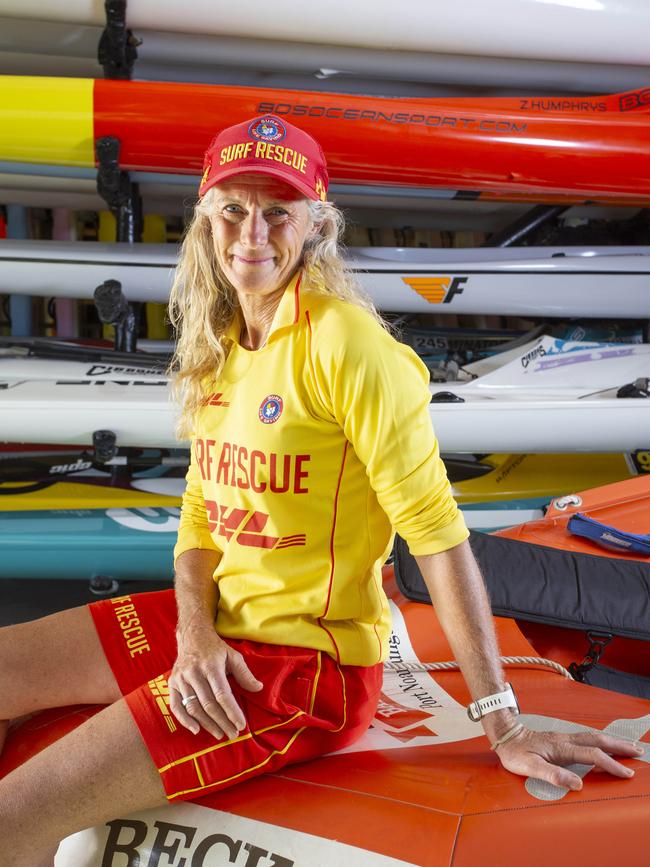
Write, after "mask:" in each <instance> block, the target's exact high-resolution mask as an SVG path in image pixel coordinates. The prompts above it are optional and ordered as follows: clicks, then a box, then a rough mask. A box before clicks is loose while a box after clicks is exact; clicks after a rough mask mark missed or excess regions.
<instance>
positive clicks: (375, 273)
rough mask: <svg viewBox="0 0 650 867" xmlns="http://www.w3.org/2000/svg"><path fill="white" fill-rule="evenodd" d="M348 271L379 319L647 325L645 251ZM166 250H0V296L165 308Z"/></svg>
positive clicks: (469, 251)
mask: <svg viewBox="0 0 650 867" xmlns="http://www.w3.org/2000/svg"><path fill="white" fill-rule="evenodd" d="M348 255H349V263H350V265H351V267H352V268H353V270H354V271H355V273H356V275H357V277H358V278H359V281H360V283H361V285H362V286H363V288H364V289H365V290H366V291H367V292H368V294H369V295H370V296H371V298H372V299H373V301H374V302H375V304H376V305H377V306H378V307H379V308H380V309H382V310H386V311H401V312H413V313H417V312H420V313H427V312H428V313H434V312H435V313H449V314H454V313H476V314H483V313H485V314H488V313H495V314H500V315H523V316H541V317H554V316H556V317H557V316H581V315H584V314H585V313H588V314H589V316H591V317H594V316H611V317H616V318H620V317H635V316H636V317H645V316H646V314H647V310H648V291H647V288H648V277H649V276H650V247H646V246H640V247H629V246H625V247H619V246H612V247H507V248H489V247H486V248H458V249H453V248H451V249H450V248H447V249H437V248H406V247H403V248H398V247H358V248H352V249H350V250H349V251H348ZM176 256H177V250H176V247H175V246H174V245H170V244H135V245H129V244H100V243H95V242H85V241H84V242H67V243H63V242H56V241H14V240H3V241H0V263H1V264H2V268H0V292H13V293H16V294H24V295H33V296H52V295H54V296H63V297H70V298H89V297H92V293H93V292H94V290H95V287H96V286H98V285H100V284H101V283H103V282H104V280H106V279H109V278H110V279H114V280H118V281H119V282H120V283H121V284H122V291H123V292H124V294H125V295H126V297H127V298H128V299H129V300H131V301H166V300H167V298H168V296H169V289H170V286H171V282H172V279H173V269H174V266H175V264H176Z"/></svg>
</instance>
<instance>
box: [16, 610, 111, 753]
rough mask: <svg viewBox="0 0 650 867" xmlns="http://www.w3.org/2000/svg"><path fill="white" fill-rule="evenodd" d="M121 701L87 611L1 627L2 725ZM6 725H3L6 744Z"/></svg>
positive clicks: (63, 613) (76, 611)
mask: <svg viewBox="0 0 650 867" xmlns="http://www.w3.org/2000/svg"><path fill="white" fill-rule="evenodd" d="M120 697H121V693H120V690H119V687H118V685H117V683H116V681H115V677H114V676H113V672H112V671H111V668H110V666H109V664H108V662H107V661H106V657H105V656H104V651H103V649H102V646H101V643H100V641H99V638H98V636H97V631H96V629H95V626H94V623H93V620H92V616H91V614H90V612H89V611H88V609H87V608H86V607H85V606H82V607H80V608H71V609H69V610H68V611H61V612H59V613H57V614H51V615H49V616H48V617H43V618H41V619H40V620H33V621H31V622H28V623H18V624H16V625H15V626H5V627H2V628H0V720H3V721H7V720H12V719H16V718H17V717H20V716H23V715H24V714H28V713H32V712H33V711H36V710H43V709H45V708H48V707H64V706H66V705H73V704H111V703H112V702H114V701H117V700H118V699H119V698H120ZM3 729H4V730H6V723H5V724H3V723H0V741H1V740H2V739H3V734H4V733H5V732H3Z"/></svg>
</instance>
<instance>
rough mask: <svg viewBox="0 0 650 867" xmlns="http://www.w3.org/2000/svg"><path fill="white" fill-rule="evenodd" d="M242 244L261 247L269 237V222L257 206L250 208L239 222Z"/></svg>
mask: <svg viewBox="0 0 650 867" xmlns="http://www.w3.org/2000/svg"><path fill="white" fill-rule="evenodd" d="M240 226H241V235H240V240H241V242H242V244H245V245H246V246H247V247H263V246H265V245H266V242H267V240H268V237H269V224H268V223H267V221H266V218H265V216H264V212H263V211H262V210H261V209H258V208H251V210H250V211H249V212H248V214H246V217H245V218H244V220H243V221H242V222H241V223H240Z"/></svg>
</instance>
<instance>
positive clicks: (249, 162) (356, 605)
mask: <svg viewBox="0 0 650 867" xmlns="http://www.w3.org/2000/svg"><path fill="white" fill-rule="evenodd" d="M326 193H327V171H326V166H325V160H324V157H323V154H322V151H321V149H320V147H319V145H318V144H317V143H316V142H315V141H314V140H313V139H311V138H310V137H309V136H308V135H306V134H305V133H304V132H302V131H301V130H299V129H297V128H295V127H293V126H291V125H290V124H288V123H287V122H285V121H282V120H281V119H279V118H276V117H264V118H256V119H254V120H252V121H250V122H246V123H244V124H239V125H237V126H234V127H231V128H229V129H227V130H224V131H223V132H221V133H220V134H219V135H218V136H217V137H216V139H215V140H214V142H213V143H212V145H211V147H210V149H209V150H208V152H207V154H206V162H205V171H204V175H203V179H202V183H201V187H200V190H199V195H200V201H199V203H198V205H197V208H196V213H195V216H194V220H193V222H192V224H191V226H190V228H189V230H188V233H187V236H186V239H185V241H184V245H183V251H182V256H181V261H180V264H179V267H178V270H177V277H176V282H175V285H174V289H173V292H172V298H171V304H170V310H171V315H172V320H173V322H174V323H175V325H176V327H177V331H178V336H179V337H178V349H177V362H178V366H179V368H180V373H179V375H178V377H177V382H176V388H177V393H178V395H179V398H180V401H181V405H182V416H181V422H180V426H181V430H182V431H184V432H185V433H189V434H190V435H191V438H192V463H191V467H190V470H189V473H188V484H187V491H186V494H185V497H184V500H183V509H182V518H181V526H180V530H179V535H178V544H177V546H176V550H175V571H176V581H175V595H174V594H173V593H172V591H166V592H163V593H152V594H142V595H141V596H138V597H134V598H133V599H131V598H129V597H126V598H121V599H111V600H106V601H103V602H101V603H97V604H95V605H92V606H90V607H89V608H88V607H86V608H79V609H74V610H72V611H67V612H63V613H61V614H57V615H53V616H52V617H48V618H44V619H43V620H40V621H37V622H36V623H32V624H26V625H19V626H14V627H9V628H7V629H5V630H2V631H0V659H2V670H1V671H0V696H1V698H0V717H1V718H3V719H5V720H7V721H8V720H11V719H15V718H17V717H20V716H21V715H23V714H26V713H30V712H32V711H34V710H37V709H40V708H45V707H52V706H57V705H71V704H78V703H102V704H106V705H107V707H106V709H105V710H103V711H101V712H100V713H99V714H98V715H97V716H95V717H93V718H92V719H91V720H89V721H88V722H87V723H86V724H84V725H82V726H81V727H79V728H78V729H76V730H75V731H73V732H71V733H70V734H69V735H68V736H66V737H65V738H63V739H62V740H61V741H60V742H58V743H55V744H53V745H51V746H50V747H49V748H48V749H46V750H45V751H44V752H43V753H41V754H40V755H38V756H36V757H34V758H33V759H31V760H30V761H29V762H27V763H26V764H25V765H24V766H22V767H20V768H19V769H17V770H16V771H15V772H13V773H12V774H11V775H10V776H9V777H7V778H6V779H5V780H3V781H0V834H1V836H2V839H3V840H4V841H10V845H9V846H4V847H3V850H5V849H6V850H8V851H6V852H5V851H3V853H2V855H0V867H5V865H9V864H11V865H12V867H23V865H25V867H27V864H29V865H30V867H33V865H34V863H35V861H34V852H35V851H38V852H39V853H42V856H41V857H42V862H41V863H48V862H47V859H48V858H49V859H50V861H49V863H51V850H52V847H55V846H56V844H57V842H58V841H59V840H60V839H61V838H62V837H64V836H66V835H68V834H70V833H72V832H74V831H76V830H79V829H80V828H84V827H89V826H91V825H94V824H98V823H100V822H103V821H105V820H107V819H110V818H112V817H114V816H115V815H118V814H120V813H122V814H123V813H126V812H132V811H135V810H141V809H144V808H149V807H154V806H157V805H160V804H163V803H165V801H166V800H168V799H169V800H177V799H192V798H198V797H201V795H203V794H206V793H208V792H212V791H215V790H217V789H219V788H221V787H224V786H228V785H233V784H235V783H237V782H239V781H242V780H246V779H249V778H250V777H251V776H254V775H255V774H259V773H264V772H265V771H270V770H274V769H277V768H278V767H280V766H281V765H282V764H285V763H287V762H292V761H302V760H305V759H308V758H311V757H313V756H316V755H319V754H322V753H324V752H330V751H332V750H334V749H338V748H340V747H343V746H345V745H347V744H349V743H350V742H351V741H352V740H354V739H355V738H357V737H359V736H360V735H361V734H362V733H363V732H364V730H365V729H366V728H367V726H368V724H369V722H370V720H371V719H372V716H373V713H374V710H375V707H376V703H377V699H378V693H379V689H380V684H381V661H382V659H383V658H384V657H385V655H386V644H387V639H388V634H389V617H388V608H387V603H386V599H385V597H384V594H383V591H382V590H381V583H380V569H381V565H382V563H383V562H384V560H385V559H386V556H387V554H388V552H389V550H390V547H391V542H392V533H393V530H394V529H396V530H397V531H398V532H399V533H400V534H401V535H402V536H403V537H404V538H405V539H406V540H407V542H408V543H409V546H410V549H411V551H412V552H413V553H414V554H415V555H416V557H417V560H418V564H419V566H420V569H421V570H422V573H423V575H424V578H425V580H426V582H427V586H428V588H429V590H430V593H431V596H432V600H433V602H434V604H435V605H436V608H437V612H438V616H439V619H440V621H441V623H442V624H443V627H444V629H445V631H446V633H447V634H448V637H449V640H450V643H451V645H452V648H453V650H454V653H455V655H456V659H457V660H458V661H459V663H460V664H461V667H462V671H463V674H464V676H465V679H466V681H467V684H468V687H469V690H470V692H471V693H472V696H473V697H474V699H476V700H478V699H485V698H486V697H487V698H488V700H487V702H484V704H483V705H481V702H480V701H479V702H478V704H477V705H476V706H475V707H474V708H473V712H474V715H475V716H477V717H478V718H481V722H482V724H483V727H484V730H485V733H486V735H487V737H488V739H489V740H490V742H491V743H492V745H493V746H494V747H496V748H497V749H498V754H499V757H500V759H501V761H502V763H503V764H504V766H505V767H506V768H509V769H510V770H512V771H514V772H516V773H520V774H524V775H527V776H528V775H531V776H536V777H539V778H541V779H544V780H548V781H549V782H551V783H555V784H557V785H564V786H567V787H568V788H571V789H578V788H580V787H581V785H582V782H581V780H580V778H579V777H578V776H577V775H575V774H574V773H573V772H571V771H569V770H567V769H565V768H562V767H559V766H558V765H556V764H554V762H556V761H557V762H561V763H562V764H569V763H571V762H583V763H587V764H594V765H598V766H600V767H601V768H603V769H605V770H608V771H610V772H611V773H613V774H615V775H618V776H629V775H630V773H631V772H630V770H629V769H628V768H626V767H624V766H623V765H621V764H619V763H618V762H616V761H615V760H614V759H613V758H611V756H610V755H608V753H609V752H617V753H619V754H621V755H623V756H628V757H629V756H635V755H637V754H638V753H639V751H638V750H637V748H636V747H635V746H634V745H632V744H629V743H627V742H623V741H619V740H616V739H614V738H610V737H607V736H605V735H600V734H579V735H571V736H564V735H558V734H540V733H534V732H530V731H527V730H525V729H524V728H523V726H521V725H519V724H518V723H517V720H516V715H515V709H516V708H515V702H514V699H513V696H512V693H511V691H510V690H509V688H505V689H504V682H503V675H502V671H501V669H500V665H499V661H498V653H497V648H496V641H495V637H494V632H493V628H492V620H491V615H490V610H489V606H488V603H487V600H486V596H485V592H484V589H483V585H482V582H481V579H480V575H479V573H478V570H477V567H476V564H475V562H474V560H473V557H472V555H471V552H470V549H469V546H468V543H467V541H466V540H467V530H466V528H465V525H464V522H463V518H462V516H461V514H460V512H459V511H458V510H457V508H456V505H455V503H454V501H453V499H452V497H451V494H450V488H449V484H448V482H447V479H446V475H445V472H444V468H443V466H442V463H441V461H440V459H439V455H438V448H437V444H436V441H435V438H434V436H433V433H432V430H431V425H430V422H429V415H428V402H429V391H428V374H427V371H426V369H425V368H424V366H423V365H422V364H421V363H420V362H419V360H418V359H417V357H416V356H415V354H414V353H412V352H411V351H410V350H409V349H407V348H406V347H404V346H402V345H400V344H398V343H396V342H395V341H394V340H393V338H392V337H391V336H390V335H389V334H388V333H387V331H386V330H385V329H384V328H383V326H382V324H381V321H380V320H379V317H378V316H377V314H376V313H375V311H374V309H373V307H372V305H371V303H370V302H369V301H368V300H366V299H364V298H363V297H362V296H361V295H360V294H359V293H358V291H357V289H356V287H355V286H354V282H353V280H352V279H351V277H350V275H349V274H348V273H347V272H346V270H345V267H344V265H343V264H342V262H341V260H340V258H339V256H338V253H337V246H336V242H337V236H338V234H339V231H340V218H339V216H338V214H337V212H336V211H335V210H334V208H333V207H332V206H331V205H329V204H328V203H327V202H326ZM174 631H175V635H176V641H175V640H174ZM493 708H496V710H493ZM7 724H8V723H5V724H4V728H5V729H6V726H7ZM36 815H38V816H39V821H38V823H36V824H34V823H33V822H31V821H30V817H33V816H36ZM48 852H49V853H50V854H49V855H48Z"/></svg>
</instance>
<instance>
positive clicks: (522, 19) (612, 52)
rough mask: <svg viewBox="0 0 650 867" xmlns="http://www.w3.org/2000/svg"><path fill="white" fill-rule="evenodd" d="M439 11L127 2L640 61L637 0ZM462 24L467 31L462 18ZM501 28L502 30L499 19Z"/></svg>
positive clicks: (43, 16)
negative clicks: (296, 8) (505, 23)
mask: <svg viewBox="0 0 650 867" xmlns="http://www.w3.org/2000/svg"><path fill="white" fill-rule="evenodd" d="M446 13H447V14H445V15H444V16H441V15H440V9H439V7H438V6H437V5H436V4H433V5H432V4H428V3H426V2H419V3H417V4H416V5H415V6H413V7H411V8H410V9H408V10H407V11H406V14H404V10H401V9H399V8H397V7H395V8H392V7H386V8H385V9H384V8H383V7H382V10H381V15H377V9H376V7H375V6H373V5H372V4H371V3H370V2H368V0H364V2H360V3H358V4H357V5H355V6H354V8H353V9H350V8H349V5H348V4H346V3H345V2H343V0H333V2H332V5H331V6H329V7H328V10H327V14H325V13H324V11H323V10H321V9H319V8H317V7H314V8H310V9H307V10H304V12H301V14H300V15H296V10H295V5H294V4H293V3H292V2H290V0H283V2H280V3H277V4H276V5H275V6H274V7H273V8H272V9H271V8H269V9H266V8H263V7H262V8H260V6H259V4H258V3H256V2H255V0H245V2H241V3H239V4H237V5H235V6H230V7H228V8H227V9H225V10H223V11H222V10H221V9H219V10H217V9H215V7H214V6H213V5H212V4H211V3H209V2H208V0H192V2H191V3H189V4H187V5H185V6H183V7H182V8H181V7H177V6H171V5H167V4H165V5H164V6H162V7H161V5H160V4H158V3H156V2H155V0H129V4H128V8H127V14H126V22H127V25H128V26H129V27H144V28H146V27H149V28H154V29H156V30H171V31H177V32H179V33H187V32H191V33H196V34H201V35H202V34H220V35H223V36H234V37H242V36H243V37H247V38H251V37H252V38H255V37H258V38H264V39H269V40H285V41H303V42H312V43H330V44H331V45H352V46H371V47H378V48H389V49H401V50H408V51H409V52H417V51H420V52H426V53H427V54H429V53H433V52H449V53H460V54H475V55H482V56H485V55H488V56H494V57H502V56H504V57H525V58H530V59H536V58H546V59H549V60H567V61H591V62H594V63H600V64H606V63H640V64H647V63H648V50H647V44H646V42H645V40H644V38H643V34H644V33H647V32H648V29H650V13H649V11H648V8H647V5H646V4H645V3H644V2H643V0H625V2H624V3H620V2H616V0H599V2H598V3H597V4H596V3H593V4H588V3H580V4H578V3H575V4H571V5H569V4H557V5H554V6H553V7H552V9H550V10H549V9H547V8H546V6H545V5H542V4H539V3H536V2H535V0H499V2H498V4H497V5H496V7H492V8H490V9H488V8H486V7H485V5H484V4H482V3H481V2H480V0H472V2H469V3H465V4H464V5H463V6H462V8H458V9H454V8H450V9H447V10H446ZM2 14H3V15H6V16H13V17H16V18H31V19H37V20H46V21H64V22H70V23H76V24H94V25H104V23H105V15H104V10H103V8H102V7H101V6H100V5H98V4H97V3H94V2H92V0H71V2H70V3H66V4H65V5H62V4H59V5H57V6H54V7H53V6H52V5H51V4H50V3H48V2H47V0H27V2H21V0H5V2H3V6H2ZM468 21H471V23H472V26H471V27H468V26H467V22H468ZM504 21H507V22H508V27H507V28H504V27H503V22H504Z"/></svg>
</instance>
